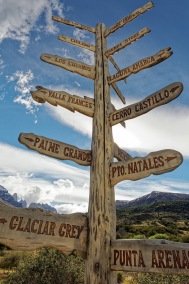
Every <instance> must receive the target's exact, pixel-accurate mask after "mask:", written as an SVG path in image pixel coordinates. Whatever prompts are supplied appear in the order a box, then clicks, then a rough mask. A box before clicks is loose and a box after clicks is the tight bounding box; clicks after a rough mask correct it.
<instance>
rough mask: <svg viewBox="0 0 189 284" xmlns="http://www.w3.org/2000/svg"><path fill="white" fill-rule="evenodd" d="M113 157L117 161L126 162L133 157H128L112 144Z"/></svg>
mask: <svg viewBox="0 0 189 284" xmlns="http://www.w3.org/2000/svg"><path fill="white" fill-rule="evenodd" d="M114 157H115V158H116V159H117V160H118V161H126V162H127V161H128V160H130V159H132V158H133V157H132V156H131V155H129V154H128V153H127V152H125V151H124V150H122V149H121V148H119V147H118V145H117V144H116V143H114Z"/></svg>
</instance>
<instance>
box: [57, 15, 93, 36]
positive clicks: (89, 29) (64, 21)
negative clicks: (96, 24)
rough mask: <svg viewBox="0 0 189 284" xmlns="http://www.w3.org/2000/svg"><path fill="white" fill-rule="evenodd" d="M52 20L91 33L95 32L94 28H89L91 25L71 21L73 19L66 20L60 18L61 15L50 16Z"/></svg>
mask: <svg viewBox="0 0 189 284" xmlns="http://www.w3.org/2000/svg"><path fill="white" fill-rule="evenodd" d="M52 20H53V21H57V22H60V23H62V24H66V25H68V26H73V27H75V28H78V29H82V30H86V31H88V32H91V33H95V32H96V31H95V28H91V27H88V26H85V25H82V24H79V23H76V22H73V21H70V20H66V19H64V18H61V17H57V16H52Z"/></svg>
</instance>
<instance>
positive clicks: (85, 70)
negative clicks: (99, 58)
mask: <svg viewBox="0 0 189 284" xmlns="http://www.w3.org/2000/svg"><path fill="white" fill-rule="evenodd" d="M40 59H41V60H43V61H45V62H47V63H50V64H53V65H56V66H59V67H61V68H64V69H66V70H68V71H71V72H74V73H77V74H80V75H82V76H85V77H87V78H90V79H95V67H94V66H92V65H88V64H85V63H83V62H79V61H75V60H73V59H68V58H64V57H60V56H58V55H52V54H47V53H44V54H42V55H41V57H40Z"/></svg>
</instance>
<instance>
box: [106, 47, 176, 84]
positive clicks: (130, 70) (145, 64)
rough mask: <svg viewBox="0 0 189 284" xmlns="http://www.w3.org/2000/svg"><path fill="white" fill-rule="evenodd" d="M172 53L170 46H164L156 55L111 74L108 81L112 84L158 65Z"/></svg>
mask: <svg viewBox="0 0 189 284" xmlns="http://www.w3.org/2000/svg"><path fill="white" fill-rule="evenodd" d="M172 54H173V52H172V51H171V48H170V47H168V48H164V49H162V50H160V51H159V52H158V53H156V54H155V55H152V56H149V57H146V58H144V59H141V60H139V61H138V62H136V63H134V64H133V65H131V66H128V67H126V68H124V69H122V70H120V71H119V72H117V73H116V74H114V75H112V76H109V77H108V83H109V84H112V83H113V82H117V81H120V80H122V79H125V78H127V77H129V76H130V75H131V74H136V73H138V72H139V71H141V70H143V69H146V68H149V67H152V66H154V65H157V64H159V63H160V62H162V61H164V60H165V59H167V58H169V57H170V56H171V55H172Z"/></svg>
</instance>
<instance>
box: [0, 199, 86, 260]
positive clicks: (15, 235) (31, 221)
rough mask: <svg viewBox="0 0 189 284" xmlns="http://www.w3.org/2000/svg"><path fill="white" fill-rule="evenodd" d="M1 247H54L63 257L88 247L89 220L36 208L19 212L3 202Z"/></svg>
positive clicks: (82, 253) (83, 215)
mask: <svg viewBox="0 0 189 284" xmlns="http://www.w3.org/2000/svg"><path fill="white" fill-rule="evenodd" d="M0 218H1V219H0V243H1V244H4V245H6V246H8V247H10V248H12V249H15V250H34V249H37V248H40V247H45V246H50V247H54V248H56V249H58V250H60V251H62V252H63V253H64V254H70V253H71V252H72V251H73V250H77V251H78V252H79V253H80V254H81V255H82V256H85V254H86V246H87V230H88V229H87V216H86V215H85V214H82V213H75V214H66V215H60V214H55V213H53V212H50V211H43V210H41V209H36V208H33V209H32V208H24V209H22V208H16V207H12V206H8V205H6V204H5V203H3V202H2V201H0Z"/></svg>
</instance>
